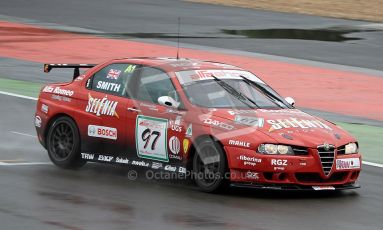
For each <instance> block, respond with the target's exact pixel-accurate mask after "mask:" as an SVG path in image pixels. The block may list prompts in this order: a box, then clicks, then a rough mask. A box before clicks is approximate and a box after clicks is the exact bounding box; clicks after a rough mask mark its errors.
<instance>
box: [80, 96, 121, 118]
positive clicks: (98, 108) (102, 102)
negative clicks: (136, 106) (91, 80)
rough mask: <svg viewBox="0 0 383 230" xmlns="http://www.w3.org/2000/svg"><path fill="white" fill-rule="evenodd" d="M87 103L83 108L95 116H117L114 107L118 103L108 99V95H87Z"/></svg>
mask: <svg viewBox="0 0 383 230" xmlns="http://www.w3.org/2000/svg"><path fill="white" fill-rule="evenodd" d="M88 96H89V99H88V105H87V106H86V108H85V111H86V112H88V113H94V114H96V116H101V115H105V116H115V117H117V118H119V116H118V114H117V112H116V108H117V105H118V102H117V101H111V100H108V96H105V97H103V98H102V99H100V98H95V97H92V95H90V94H89V95H88Z"/></svg>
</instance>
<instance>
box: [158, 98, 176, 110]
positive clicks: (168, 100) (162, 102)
mask: <svg viewBox="0 0 383 230" xmlns="http://www.w3.org/2000/svg"><path fill="white" fill-rule="evenodd" d="M158 103H159V104H160V105H164V106H168V107H173V108H178V106H179V105H180V103H179V102H177V101H176V100H174V99H173V98H172V97H169V96H161V97H159V98H158Z"/></svg>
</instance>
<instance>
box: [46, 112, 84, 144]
mask: <svg viewBox="0 0 383 230" xmlns="http://www.w3.org/2000/svg"><path fill="white" fill-rule="evenodd" d="M60 117H68V118H70V119H71V120H72V121H73V122H74V123H75V125H76V128H77V131H78V133H79V134H80V130H79V128H78V124H77V122H76V120H75V119H74V118H73V117H72V116H70V115H69V114H67V113H57V114H55V115H54V116H52V117H51V118H50V119H49V120H48V122H47V125H46V126H45V130H44V147H45V148H46V145H47V136H48V133H49V129H50V128H51V126H52V124H53V123H54V122H55V121H56V120H57V119H58V118H60ZM80 137H81V135H80ZM80 143H81V142H80ZM80 146H81V145H80Z"/></svg>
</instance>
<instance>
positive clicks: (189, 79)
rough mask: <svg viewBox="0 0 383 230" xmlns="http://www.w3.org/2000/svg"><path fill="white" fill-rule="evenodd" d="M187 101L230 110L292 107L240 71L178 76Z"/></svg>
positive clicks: (257, 79) (252, 77) (251, 75)
mask: <svg viewBox="0 0 383 230" xmlns="http://www.w3.org/2000/svg"><path fill="white" fill-rule="evenodd" d="M176 75H177V78H178V80H179V81H180V83H181V85H182V87H183V90H184V92H185V94H186V96H187V97H188V100H189V101H190V102H191V103H192V104H194V105H198V106H202V107H208V108H231V109H233V108H234V109H246V108H248V109H254V108H263V109H280V108H289V105H288V104H287V103H286V102H285V101H284V100H283V99H282V98H281V97H280V96H279V95H278V94H277V93H276V92H275V91H273V90H272V89H270V87H269V86H267V85H266V84H265V83H264V82H263V81H262V80H260V79H259V78H257V77H256V76H255V75H253V74H251V73H250V72H246V71H240V70H193V71H181V72H177V73H176Z"/></svg>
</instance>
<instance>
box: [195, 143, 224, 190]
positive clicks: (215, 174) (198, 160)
mask: <svg viewBox="0 0 383 230" xmlns="http://www.w3.org/2000/svg"><path fill="white" fill-rule="evenodd" d="M227 172H228V165H227V159H226V154H225V151H224V150H223V148H222V147H221V145H220V144H219V143H217V142H216V141H214V140H212V139H211V138H203V139H202V140H200V141H198V142H197V143H196V152H195V154H194V157H193V173H194V174H193V177H194V178H193V179H194V181H195V183H196V184H197V185H198V187H199V188H200V189H201V190H202V191H204V192H210V193H217V192H221V191H222V190H224V189H225V188H227V187H228V185H229V178H228V177H227V174H228V173H227Z"/></svg>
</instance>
